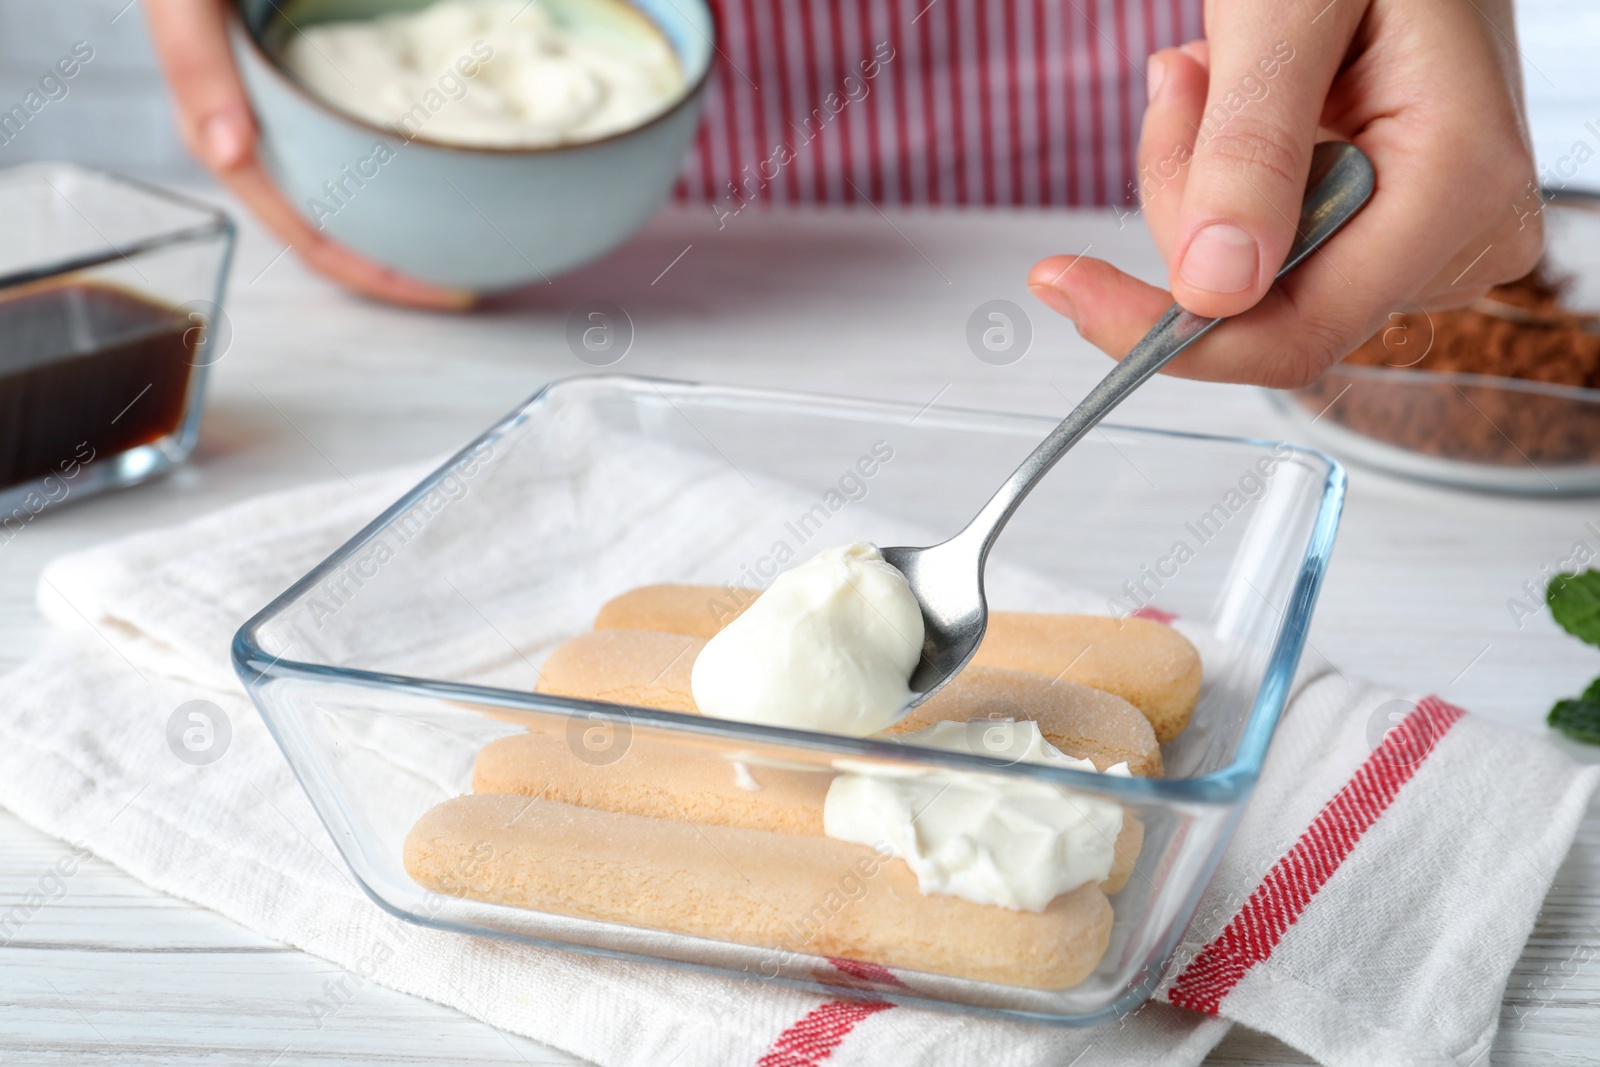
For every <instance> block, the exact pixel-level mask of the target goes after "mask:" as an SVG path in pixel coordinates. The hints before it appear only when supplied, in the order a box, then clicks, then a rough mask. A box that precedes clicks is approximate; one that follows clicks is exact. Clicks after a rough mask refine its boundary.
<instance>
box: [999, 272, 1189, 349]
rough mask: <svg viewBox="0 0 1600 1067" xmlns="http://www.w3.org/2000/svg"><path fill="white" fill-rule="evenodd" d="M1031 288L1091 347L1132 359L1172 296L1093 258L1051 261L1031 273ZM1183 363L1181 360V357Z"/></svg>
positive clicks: (1029, 285) (1164, 311)
mask: <svg viewBox="0 0 1600 1067" xmlns="http://www.w3.org/2000/svg"><path fill="white" fill-rule="evenodd" d="M1028 288H1029V290H1030V291H1032V292H1033V294H1034V295H1035V296H1037V297H1038V298H1039V299H1040V300H1041V301H1043V302H1044V303H1045V304H1046V305H1047V306H1048V307H1050V308H1051V309H1052V310H1053V311H1055V312H1057V313H1058V314H1061V315H1065V316H1066V317H1067V318H1069V319H1071V320H1072V322H1073V325H1075V326H1077V328H1078V333H1079V334H1081V335H1082V336H1083V338H1084V339H1085V340H1086V341H1088V342H1089V343H1090V344H1092V345H1094V346H1095V347H1096V348H1098V349H1100V350H1101V351H1102V352H1105V353H1107V354H1108V355H1111V356H1113V357H1115V358H1117V359H1121V358H1122V357H1123V356H1125V355H1127V354H1128V352H1129V351H1130V350H1131V349H1132V348H1133V346H1134V345H1136V344H1138V343H1139V339H1140V338H1141V337H1143V336H1144V335H1145V334H1146V333H1148V332H1149V330H1150V327H1152V326H1154V325H1155V323H1156V320H1157V319H1159V318H1160V317H1161V316H1162V315H1163V314H1165V313H1166V310H1167V308H1168V307H1170V306H1171V305H1172V295H1171V294H1170V293H1168V292H1167V291H1166V290H1164V289H1158V288H1156V287H1155V286H1153V285H1149V284H1147V283H1145V282H1142V281H1140V280H1139V279H1137V278H1135V277H1133V276H1132V275H1128V274H1124V273H1123V272H1122V271H1120V270H1118V269H1117V268H1116V267H1113V266H1112V265H1111V264H1109V263H1107V262H1105V261H1104V260H1100V259H1090V258H1089V257H1088V256H1051V257H1050V258H1049V259H1045V260H1041V261H1040V262H1039V263H1037V264H1036V265H1035V266H1034V268H1033V270H1032V271H1030V272H1029V274H1028ZM1180 358H1181V357H1180Z"/></svg>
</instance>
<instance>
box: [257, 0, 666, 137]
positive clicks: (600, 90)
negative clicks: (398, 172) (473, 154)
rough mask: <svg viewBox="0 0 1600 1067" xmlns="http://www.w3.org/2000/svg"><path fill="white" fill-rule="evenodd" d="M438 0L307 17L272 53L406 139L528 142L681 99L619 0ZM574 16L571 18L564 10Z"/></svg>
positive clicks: (613, 126) (646, 32)
mask: <svg viewBox="0 0 1600 1067" xmlns="http://www.w3.org/2000/svg"><path fill="white" fill-rule="evenodd" d="M557 10H558V11H559V13H560V16H559V17H557V15H556V14H553V13H552V11H551V10H550V9H549V8H548V7H547V6H546V4H545V3H544V2H543V0H533V2H531V3H529V2H527V0H441V2H439V3H435V4H433V5H431V6H429V7H426V8H424V9H422V10H421V11H414V12H396V13H394V14H388V15H383V16H380V17H378V18H374V19H362V20H357V21H348V22H329V23H322V24H319V25H309V26H306V27H305V30H304V32H302V33H296V34H295V35H294V36H293V37H291V38H290V39H289V41H288V42H287V44H286V46H285V48H284V51H283V61H284V64H285V65H286V66H287V67H288V68H289V71H290V73H291V74H293V75H294V76H295V78H296V79H297V80H298V81H299V82H300V83H301V84H303V85H304V86H305V87H306V88H308V89H310V90H311V91H312V92H313V93H315V94H316V95H317V96H319V97H321V98H322V99H324V100H326V101H327V102H328V103H330V104H332V105H333V106H334V107H336V108H338V109H339V110H341V111H344V112H347V113H348V114H350V115H353V116H355V117H356V118H359V119H364V120H366V121H367V122H371V123H374V124H376V125H380V126H389V127H393V128H395V129H396V130H397V131H399V132H400V133H402V134H403V135H404V136H406V137H407V138H410V137H416V136H422V137H425V138H427V139H429V140H434V141H442V142H445V143H448V144H459V145H474V146H480V147H498V148H537V147H545V146H549V145H554V144H565V143H574V142H581V141H592V140H596V139H599V138H602V137H606V136H609V135H611V134H613V133H619V132H621V131H623V130H628V129H632V128H633V127H635V126H640V125H643V124H644V123H645V122H647V121H648V120H650V119H651V118H654V117H655V116H656V115H658V114H660V113H661V112H663V111H665V110H666V109H667V108H668V107H669V106H670V105H672V104H673V103H675V102H676V101H677V100H678V99H679V98H680V97H682V95H683V93H684V90H685V85H684V78H683V71H682V69H681V68H680V67H679V65H678V60H677V56H676V55H675V54H674V53H673V51H672V47H671V46H670V45H669V44H668V43H667V40H666V38H665V37H663V36H662V34H661V31H660V30H659V29H657V28H656V27H655V25H654V24H653V23H651V22H650V21H649V19H648V18H647V17H646V16H644V15H643V14H641V13H640V12H639V11H638V10H636V9H635V8H633V7H632V6H631V5H629V4H627V3H624V2H623V0H581V2H571V0H569V2H567V3H563V4H562V5H560V7H559V8H558V9H557ZM574 13H576V15H575V14H574Z"/></svg>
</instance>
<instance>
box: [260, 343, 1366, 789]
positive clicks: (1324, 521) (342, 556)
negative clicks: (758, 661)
mask: <svg viewBox="0 0 1600 1067" xmlns="http://www.w3.org/2000/svg"><path fill="white" fill-rule="evenodd" d="M598 383H604V384H609V385H612V386H613V387H615V388H618V389H620V390H631V391H637V392H643V391H644V388H646V387H647V388H649V389H650V390H652V391H654V392H655V393H657V394H658V395H660V396H662V398H663V399H668V393H667V392H666V391H664V390H667V391H672V392H676V393H678V394H679V395H680V396H684V397H692V398H696V399H708V398H717V399H720V400H724V401H735V402H740V401H742V402H744V403H746V404H749V403H761V404H769V405H770V404H791V405H792V404H796V403H799V404H805V405H810V406H813V407H816V408H823V407H829V408H832V409H833V410H836V411H837V410H841V409H853V410H854V411H856V412H857V413H858V414H861V413H870V414H872V415H875V416H879V417H887V416H891V415H895V414H900V415H904V416H908V417H909V416H913V415H917V414H918V413H919V412H920V413H921V414H923V415H925V414H926V413H927V411H928V410H929V409H928V408H926V407H925V406H924V407H919V406H918V405H917V404H914V403H904V402H899V401H886V400H866V399H860V398H854V397H837V396H830V395H826V394H817V393H804V392H798V391H789V390H777V389H762V388H754V387H748V386H725V385H710V384H706V383H701V382H693V381H681V380H675V379H666V378H651V377H646V376H640V375H621V374H584V375H575V376H572V377H568V378H562V379H557V380H556V381H552V382H549V383H547V384H546V385H544V386H543V387H541V388H540V389H539V390H538V391H536V392H535V393H534V394H533V395H532V396H531V397H529V398H528V399H527V400H526V401H524V402H523V403H522V404H520V405H518V407H517V408H515V409H514V410H513V411H512V412H511V413H510V414H508V415H506V416H505V417H503V418H501V419H500V420H499V421H497V422H496V423H495V424H494V425H492V426H490V427H489V428H488V429H487V430H485V431H484V432H483V433H481V434H479V435H478V436H477V437H476V438H474V439H473V440H472V441H471V442H469V443H468V444H467V445H465V446H464V447H462V448H461V449H459V450H458V451H457V452H456V453H454V454H453V455H452V456H450V457H449V458H448V459H447V460H445V462H444V463H443V464H441V465H440V466H439V467H438V468H436V469H435V470H433V471H432V472H430V473H429V474H428V475H427V476H426V477H425V478H423V479H422V481H420V482H418V483H417V485H415V486H413V487H412V488H411V489H410V490H408V491H407V492H406V493H405V494H404V495H402V496H401V497H400V498H399V499H398V500H396V501H395V502H394V503H392V504H390V505H389V506H388V507H387V508H385V509H384V510H383V511H382V512H381V513H380V514H379V515H378V516H377V517H376V518H374V519H373V520H372V521H371V522H369V523H367V525H366V526H364V527H362V528H361V530H359V531H358V532H357V533H356V534H354V535H353V536H352V537H351V538H350V539H349V540H347V541H345V542H344V544H342V545H340V546H339V547H338V548H336V549H335V550H334V551H333V552H331V553H330V554H329V555H328V556H327V557H326V558H324V559H323V560H322V561H321V562H320V563H318V564H317V565H316V566H315V567H313V568H312V569H311V570H310V571H308V572H307V573H306V574H305V575H303V576H302V577H301V578H299V579H298V580H297V581H296V582H295V583H294V584H293V585H291V586H289V588H287V589H285V590H284V591H283V592H282V593H280V594H278V596H276V597H275V598H273V600H272V601H271V602H270V603H269V604H267V605H266V607H264V608H262V609H261V610H260V611H258V612H256V614H255V615H253V616H251V617H250V618H249V619H248V620H246V621H245V623H244V624H243V625H242V626H240V627H239V629H238V631H237V632H235V634H234V636H233V641H232V643H231V658H232V660H233V668H234V672H235V673H236V674H237V675H238V677H239V679H240V681H241V682H242V683H243V684H244V687H245V689H246V691H247V692H249V693H251V694H252V700H253V702H254V703H256V705H257V707H258V708H260V709H261V711H262V714H263V717H264V718H266V719H267V720H268V725H269V727H272V726H273V724H272V722H271V718H272V713H271V712H269V711H267V709H266V708H265V707H263V706H262V702H261V701H257V700H254V693H255V690H256V689H257V688H259V687H260V686H261V685H262V684H264V683H265V682H267V681H271V680H284V679H299V680H304V681H313V682H322V683H335V684H340V685H346V686H355V687H359V688H365V689H378V690H383V691H392V692H399V693H403V694H409V695H419V694H420V695H426V696H429V697H434V698H439V699H444V700H453V701H466V702H470V703H476V704H483V705H488V706H491V707H497V708H503V709H506V710H511V711H525V712H530V713H535V714H542V715H550V714H558V715H563V716H566V717H568V718H570V717H571V716H573V715H575V714H582V715H584V716H585V717H591V718H592V717H594V716H599V717H602V718H605V719H608V720H611V721H616V722H627V723H629V724H631V725H645V726H650V727H655V728H659V729H662V730H665V731H668V732H672V733H678V734H688V735H699V736H706V737H715V738H720V739H723V740H731V741H740V742H745V743H762V744H768V745H774V746H788V747H799V748H806V749H811V750H813V751H818V752H823V753H829V754H832V755H836V756H842V757H856V758H860V757H867V758H872V759H881V760H889V761H899V762H908V763H916V764H918V765H919V766H931V767H941V768H947V769H950V770H964V771H971V772H980V773H988V774H1001V775H1007V776H1015V777H1020V778H1027V779H1030V780H1034V781H1046V782H1056V783H1059V784H1061V785H1066V786H1072V787H1076V788H1079V789H1084V790H1087V791H1093V792H1098V793H1102V794H1107V795H1111V796H1116V797H1119V798H1122V799H1126V800H1128V801H1131V802H1139V801H1144V802H1167V803H1177V802H1181V803H1203V804H1234V803H1238V802H1240V801H1242V800H1243V799H1245V798H1247V797H1248V796H1249V794H1250V793H1251V791H1252V790H1253V789H1254V787H1255V783H1256V779H1257V778H1258V777H1259V775H1260V772H1261V766H1262V763H1263V761H1264V760H1265V758H1266V751H1267V747H1268V745H1269V743H1270V742H1271V739H1272V734H1273V732H1274V731H1275V730H1276V728H1277V724H1278V720H1279V718H1280V717H1281V716H1282V714H1283V710H1284V708H1285V706H1286V705H1287V703H1288V697H1289V690H1290V686H1291V684H1292V682H1293V679H1294V674H1295V671H1296V669H1297V668H1298V666H1299V662H1300V655H1301V653H1302V651H1303V650H1304V647H1305V643H1306V633H1307V630H1308V629H1309V626H1310V622H1311V614H1312V610H1313V609H1314V607H1315V605H1316V601H1317V595H1318V593H1319V591H1320V589H1321V585H1322V579H1323V577H1324V576H1325V574H1326V571H1327V563H1328V557H1329V555H1330V553H1331V551H1332V548H1333V542H1334V538H1335V536H1336V535H1337V532H1338V524H1339V513H1340V510H1341V508H1342V506H1343V502H1344V494H1345V486H1346V475H1345V470H1344V466H1343V464H1341V463H1340V462H1339V461H1338V460H1336V459H1334V458H1333V457H1332V456H1329V455H1328V454H1327V453H1325V452H1321V451H1319V450H1317V449H1314V448H1306V447H1303V446H1300V445H1291V444H1287V442H1281V441H1271V440H1268V439H1265V438H1254V437H1231V436H1226V435H1219V434H1201V433H1191V432H1187V431H1181V430H1162V429H1153V428H1147V427H1133V426H1123V425H1120V424H1112V423H1108V424H1106V428H1108V429H1116V430H1123V431H1129V432H1133V433H1136V434H1145V435H1150V436H1153V437H1167V438H1173V439H1178V440H1189V441H1213V442H1219V443H1226V444H1236V445H1239V444H1242V445H1261V446H1263V447H1268V448H1270V447H1274V446H1277V447H1287V448H1289V449H1291V450H1292V451H1293V452H1294V453H1295V454H1297V455H1300V456H1306V457H1312V458H1315V459H1316V460H1318V461H1320V462H1321V463H1322V464H1323V465H1324V466H1325V467H1326V468H1327V473H1326V474H1325V476H1324V478H1323V485H1322V492H1321V495H1320V498H1319V500H1318V504H1317V511H1316V515H1315V518H1314V520H1313V522H1312V527H1311V532H1310V536H1309V539H1308V542H1307V545H1306V549H1305V552H1304V553H1303V554H1302V556H1301V559H1300V563H1299V566H1298V570H1297V573H1296V576H1295V580H1294V585H1293V587H1292V590H1291V592H1290V595H1289V600H1288V602H1287V604H1285V605H1284V607H1282V608H1280V609H1277V610H1278V612H1279V614H1280V615H1281V617H1282V623H1281V625H1280V627H1279V630H1278V635H1277V638H1276V640H1275V641H1274V642H1273V646H1272V650H1271V653H1270V654H1269V656H1268V658H1267V665H1266V669H1265V672H1264V673H1263V675H1262V679H1261V684H1260V686H1259V688H1258V689H1257V690H1256V694H1255V698H1254V701H1253V703H1252V705H1251V708H1250V713H1249V718H1248V719H1247V721H1246V723H1245V726H1244V730H1243V731H1242V733H1241V734H1240V737H1239V742H1238V745H1237V748H1236V749H1235V752H1234V756H1233V759H1232V761H1231V762H1230V763H1229V764H1228V765H1227V766H1225V767H1222V768H1219V769H1218V770H1215V771H1211V772H1209V773H1207V774H1204V775H1199V776H1197V777H1193V778H1136V777H1122V776H1120V775H1101V774H1095V773H1091V772H1088V771H1079V770H1072V769H1070V768H1062V767H1052V766H1047V765H1043V764H1036V763H1026V764H1020V763H1007V762H1004V761H1001V760H997V759H990V758H988V757H983V756H973V755H968V754H965V753H960V752H946V751H942V750H937V749H927V748H917V747H913V746H908V745H904V744H898V743H895V742H892V741H874V740H869V739H865V738H852V737H842V736H838V735H834V734H824V733H816V732H812V731H809V730H791V729H785V728H781V727H775V726H763V725H759V724H755V723H742V722H734V721H731V720H721V719H710V718H704V717H700V716H694V715H685V714H681V713H679V712H672V711H660V710H656V709H653V708H639V707H633V706H631V705H621V704H607V703H598V702H595V701H588V700H579V699H575V698H571V697H558V696H551V695H547V694H542V693H531V692H523V691H519V690H512V689H501V688H498V687H495V686H485V685H475V684H471V683H466V682H447V681H441V680H438V679H431V678H421V677H416V676H411V675H404V674H395V673H392V672H386V671H371V670H365V669H361V668H355V667H336V666H332V665H328V664H321V663H312V662H306V661H301V660H292V659H287V658H284V657H279V656H274V655H271V654H270V653H268V652H267V651H266V650H265V649H264V648H262V647H261V644H260V642H259V641H258V640H257V636H256V635H257V632H258V631H259V630H260V628H261V627H263V626H265V625H267V624H268V623H270V622H271V621H272V620H273V619H274V618H275V617H276V616H277V615H278V614H279V613H280V612H281V611H282V610H283V609H284V608H285V607H287V606H288V605H289V604H290V603H292V602H293V601H294V600H296V599H297V598H298V597H299V596H300V595H301V594H302V593H304V592H306V591H307V590H309V589H311V588H312V587H314V586H315V585H317V584H318V583H319V582H321V581H322V580H323V579H324V578H326V577H327V576H328V575H329V574H330V573H331V572H332V571H333V570H334V569H335V568H337V567H338V566H339V565H340V564H341V563H342V562H344V561H345V560H346V559H347V558H349V557H350V556H351V555H353V554H355V553H357V552H359V551H360V549H361V548H362V547H363V546H364V545H365V544H367V543H368V542H369V541H370V540H371V539H372V538H373V537H375V536H377V535H378V533H380V532H381V531H382V530H384V529H385V528H387V527H388V525H389V523H390V522H392V521H393V520H394V519H395V518H397V517H398V516H399V515H401V514H402V513H404V512H405V511H406V510H407V509H409V508H411V507H412V506H413V505H415V504H416V503H417V502H418V501H419V500H421V499H422V498H423V497H424V496H426V495H427V493H428V492H430V491H431V490H432V489H433V488H434V487H435V486H436V484H437V483H438V482H439V481H440V480H441V479H443V478H444V477H446V476H447V475H448V474H449V473H450V471H452V470H453V469H454V468H455V466H456V465H457V464H458V463H460V462H461V461H463V460H464V459H466V458H467V457H468V456H469V455H471V454H472V453H474V452H475V451H476V450H478V449H479V448H480V447H481V446H482V445H483V444H485V443H488V442H493V441H496V440H498V439H500V438H501V437H503V436H504V435H505V434H506V433H507V432H508V431H510V430H512V429H514V428H515V427H517V426H518V425H520V424H521V423H522V422H524V421H526V420H527V419H528V418H529V417H531V413H532V412H533V411H534V410H535V409H536V408H537V407H538V406H539V405H540V404H542V403H545V402H547V398H549V397H550V396H551V395H552V394H553V393H558V392H560V391H562V390H563V389H566V388H577V387H580V386H583V385H594V384H598ZM668 402H669V403H670V402H671V401H670V399H668ZM936 410H938V411H940V412H942V413H945V414H948V415H957V416H968V417H972V418H977V419H980V420H990V421H992V420H1004V421H1006V422H1011V423H1014V424H1016V425H1018V426H1026V425H1027V424H1030V423H1033V424H1037V425H1038V427H1039V429H1040V436H1041V437H1042V436H1043V433H1044V432H1045V431H1047V430H1048V429H1050V428H1051V427H1053V426H1054V425H1055V424H1056V423H1057V422H1058V421H1059V420H1057V419H1054V418H1052V417H1050V416H1046V415H1024V414H1016V413H1008V412H997V411H984V410H980V409H973V408H960V407H939V408H938V409H936ZM378 713H379V714H387V713H386V712H383V711H381V710H380V711H379V712H378ZM273 730H274V733H275V732H276V728H275V727H274V728H273Z"/></svg>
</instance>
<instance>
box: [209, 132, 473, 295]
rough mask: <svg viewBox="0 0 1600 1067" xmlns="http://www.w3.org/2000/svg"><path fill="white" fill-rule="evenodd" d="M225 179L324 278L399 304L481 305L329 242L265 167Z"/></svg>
mask: <svg viewBox="0 0 1600 1067" xmlns="http://www.w3.org/2000/svg"><path fill="white" fill-rule="evenodd" d="M225 180H226V181H227V184H228V187H229V188H230V189H232V190H233V191H234V192H235V193H236V194H238V196H239V198H240V199H241V200H243V201H244V202H245V203H246V204H247V205H249V207H250V209H251V211H253V212H255V214H256V216H257V217H258V218H259V219H261V221H262V222H263V223H265V224H266V225H267V228H268V229H270V230H272V232H273V233H275V234H277V235H278V236H279V237H280V238H282V239H283V240H284V241H285V242H287V243H288V245H289V247H291V248H293V249H294V251H295V252H296V254H298V255H299V256H300V258H301V259H302V260H304V261H305V263H306V265H307V266H308V267H310V268H311V269H312V270H314V271H317V272H318V273H320V274H325V275H327V276H328V277H330V278H333V279H334V280H335V281H338V282H342V283H343V284H345V285H347V286H349V287H350V288H351V289H354V290H356V291H357V292H359V293H362V294H364V295H366V296H370V297H373V298H374V299H377V300H383V301H387V302H389V303H394V304H407V305H410V306H412V307H422V308H433V309H436V310H440V311H462V310H466V309H467V308H470V307H472V306H473V305H474V304H476V303H477V296H476V294H474V293H472V292H469V291H467V290H463V289H451V288H446V287H444V286H439V285H432V284H430V283H428V282H421V281H417V280H416V279H413V278H407V277H406V276H405V275H403V274H399V273H397V272H395V271H392V270H390V269H389V268H388V267H385V266H383V265H381V264H378V263H374V262H373V261H372V260H370V259H367V258H365V257H363V256H360V255H358V254H356V253H355V252H352V251H351V250H350V249H348V248H345V247H344V246H343V245H340V244H336V243H335V242H333V241H330V240H329V239H328V238H327V236H326V235H325V234H323V233H322V232H321V231H319V230H317V229H315V228H313V227H312V226H311V225H310V224H309V223H308V222H306V220H305V218H304V217H303V216H301V215H300V213H299V212H297V211H296V210H295V209H294V208H293V207H292V206H291V205H290V204H289V202H288V201H287V200H285V199H284V197H283V194H282V193H280V192H279V191H278V187H277V186H275V185H273V184H272V180H271V179H270V178H268V177H267V174H266V172H265V171H264V170H262V169H261V167H260V166H257V165H254V164H252V165H250V166H246V167H242V168H239V169H237V170H235V171H234V172H232V173H230V174H229V175H228V176H227V177H226V179H225Z"/></svg>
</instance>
